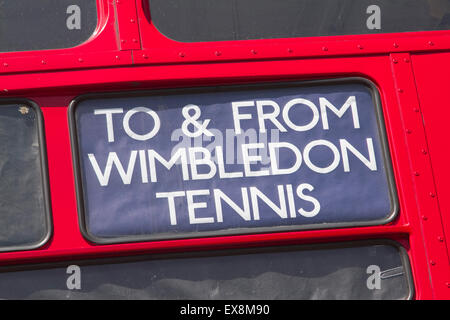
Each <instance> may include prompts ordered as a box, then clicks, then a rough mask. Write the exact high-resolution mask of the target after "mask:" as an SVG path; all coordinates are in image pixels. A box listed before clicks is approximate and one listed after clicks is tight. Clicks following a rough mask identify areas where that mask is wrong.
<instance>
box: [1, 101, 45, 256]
mask: <svg viewBox="0 0 450 320" xmlns="http://www.w3.org/2000/svg"><path fill="white" fill-rule="evenodd" d="M41 134H42V133H41V124H40V116H39V114H38V109H37V108H35V107H32V104H31V103H30V104H29V103H25V104H22V103H18V104H15V103H14V104H7V105H5V104H3V105H0V145H1V148H0V177H1V180H0V250H1V251H12V250H19V249H29V248H34V247H37V246H39V245H41V244H42V243H43V242H44V241H45V240H46V239H47V238H48V236H49V232H50V226H49V224H50V223H49V219H50V218H49V213H48V203H47V198H46V195H47V192H46V187H45V185H44V171H45V170H44V169H45V165H44V162H45V161H44V159H43V147H42V141H43V139H42V137H41Z"/></svg>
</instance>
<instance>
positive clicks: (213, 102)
mask: <svg viewBox="0 0 450 320" xmlns="http://www.w3.org/2000/svg"><path fill="white" fill-rule="evenodd" d="M194 113H195V114H197V115H198V116H200V114H201V116H202V117H203V118H204V119H207V120H205V122H204V123H205V127H204V128H203V127H201V126H199V127H200V128H201V130H204V132H205V135H204V137H200V136H196V130H197V128H196V127H195V126H194V125H193V124H192V123H193V120H192V118H194V117H195V115H194ZM70 115H71V120H72V121H71V123H72V129H74V130H73V135H72V136H73V138H74V144H73V145H74V147H75V148H76V149H75V150H76V152H77V156H76V160H77V162H78V165H77V172H78V174H77V177H78V183H77V184H78V196H79V208H80V213H81V217H82V219H81V223H82V228H83V231H84V233H85V236H86V237H87V238H88V239H90V240H91V241H93V242H96V243H106V242H108V243H110V242H123V241H131V240H133V241H141V240H160V239H174V238H192V237H200V236H215V235H225V234H243V233H244V234H245V233H255V232H263V231H267V232H273V231H289V230H300V229H322V228H328V229H330V228H337V227H343V226H365V225H379V224H385V223H388V222H390V221H392V220H393V219H394V217H395V216H396V213H397V207H398V206H397V198H396V193H395V187H394V186H393V176H392V172H391V169H390V159H389V156H388V150H387V149H386V145H387V143H386V141H385V137H384V128H383V125H382V122H383V120H382V116H381V112H380V104H379V101H378V94H377V91H376V89H375V88H374V87H373V86H372V85H371V83H369V82H368V81H365V80H364V79H360V78H353V79H350V78H349V79H341V80H340V81H336V80H330V81H326V80H322V81H316V82H313V83H312V82H305V83H295V82H293V83H292V82H290V83H272V84H264V85H263V84H259V85H258V86H229V87H226V86H223V87H220V88H217V87H212V88H197V89H196V90H193V89H191V90H189V89H184V90H181V89H180V90H178V91H176V90H171V91H152V92H147V94H142V95H137V94H135V95H130V94H124V95H123V96H119V95H118V94H112V95H97V96H96V97H92V96H90V97H89V96H87V97H84V98H83V97H79V98H78V99H76V100H74V102H73V103H72V108H71V111H70ZM261 119H262V120H261ZM208 134H209V135H210V136H207V135H208ZM212 139H214V140H212ZM212 141H213V142H212ZM343 185H345V186H346V187H345V189H346V192H343V191H342V186H343Z"/></svg>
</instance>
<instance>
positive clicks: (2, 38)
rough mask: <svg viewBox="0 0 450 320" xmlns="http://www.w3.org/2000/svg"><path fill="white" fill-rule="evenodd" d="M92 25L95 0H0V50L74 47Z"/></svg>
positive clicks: (95, 19)
mask: <svg viewBox="0 0 450 320" xmlns="http://www.w3.org/2000/svg"><path fill="white" fill-rule="evenodd" d="M96 25H97V4H96V0H0V52H8V51H28V50H43V49H59V48H69V47H74V46H76V45H78V44H81V43H82V42H84V41H86V40H87V39H88V38H89V37H90V36H91V34H92V33H93V32H94V30H95V27H96Z"/></svg>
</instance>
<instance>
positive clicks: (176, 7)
mask: <svg viewBox="0 0 450 320" xmlns="http://www.w3.org/2000/svg"><path fill="white" fill-rule="evenodd" d="M148 1H149V5H150V14H151V18H152V20H153V23H154V24H155V25H156V27H157V28H158V29H159V30H160V31H161V32H162V33H163V34H164V35H166V36H167V37H169V38H171V39H174V40H177V41H183V42H196V41H221V40H245V39H265V38H293V37H317V36H329V35H351V34H371V33H391V32H407V31H428V30H448V29H449V28H450V1H449V0H229V1H223V0H148Z"/></svg>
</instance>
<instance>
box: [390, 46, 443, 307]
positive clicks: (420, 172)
mask: <svg viewBox="0 0 450 320" xmlns="http://www.w3.org/2000/svg"><path fill="white" fill-rule="evenodd" d="M390 58H391V68H392V73H393V76H394V81H395V89H396V92H397V100H398V104H399V112H400V114H401V118H402V121H403V128H404V133H405V139H406V143H407V145H408V146H409V147H408V150H409V159H410V168H411V175H412V176H413V181H414V186H415V189H416V201H417V205H418V209H419V215H420V217H415V218H419V219H415V220H416V221H417V222H418V223H419V224H420V230H421V233H422V236H421V237H419V235H417V234H414V233H413V234H412V237H419V238H421V239H422V241H423V243H424V246H425V248H426V252H427V257H428V258H427V260H428V261H427V262H426V263H427V268H428V270H429V274H430V278H431V281H432V285H433V291H434V298H437V299H443V298H448V297H449V295H450V292H449V290H448V289H449V288H448V286H447V284H446V283H448V282H449V278H448V277H449V264H448V255H447V249H446V246H445V242H443V239H444V238H443V226H442V219H441V213H440V210H439V206H438V202H437V194H436V188H435V183H434V178H433V172H432V170H431V166H430V158H429V155H428V152H427V150H428V148H427V145H428V144H427V141H426V135H425V128H424V126H423V120H422V116H421V112H420V105H419V100H418V96H417V88H416V84H415V80H414V74H413V70H412V66H411V63H410V62H411V59H410V55H409V53H394V54H391V55H390ZM413 250H414V249H413Z"/></svg>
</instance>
